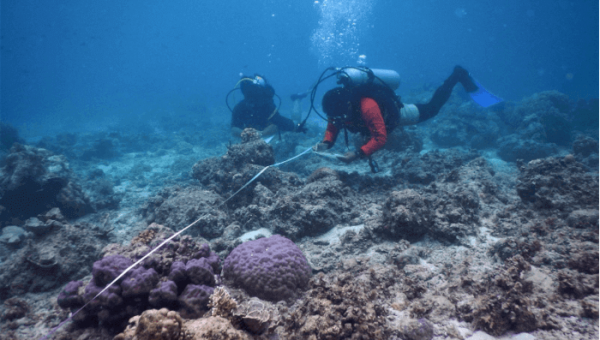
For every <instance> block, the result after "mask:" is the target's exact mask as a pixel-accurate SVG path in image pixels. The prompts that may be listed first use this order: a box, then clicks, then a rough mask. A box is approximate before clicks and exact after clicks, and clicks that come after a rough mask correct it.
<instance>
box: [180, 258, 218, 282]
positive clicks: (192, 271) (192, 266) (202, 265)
mask: <svg viewBox="0 0 600 340" xmlns="http://www.w3.org/2000/svg"><path fill="white" fill-rule="evenodd" d="M185 273H186V275H187V277H188V278H189V279H190V281H191V282H192V283H194V284H197V285H207V286H214V285H215V273H214V272H213V268H212V267H211V265H210V264H209V263H208V261H207V260H206V258H204V257H203V258H200V259H192V260H189V261H188V263H187V264H186V265H185Z"/></svg>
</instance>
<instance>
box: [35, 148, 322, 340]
mask: <svg viewBox="0 0 600 340" xmlns="http://www.w3.org/2000/svg"><path fill="white" fill-rule="evenodd" d="M311 150H312V147H310V148H308V149H306V150H304V151H303V152H302V153H300V154H298V155H296V156H294V157H292V158H290V159H287V160H285V161H283V162H279V163H276V164H273V165H267V166H266V167H264V168H263V169H262V170H261V171H260V172H259V173H257V174H256V175H255V176H254V177H252V179H250V180H249V181H248V182H247V183H246V184H244V185H243V186H242V187H241V188H239V189H238V191H236V192H234V193H233V194H232V195H231V196H229V198H227V199H226V200H225V201H223V202H222V203H221V204H219V205H217V208H219V207H220V206H222V205H223V204H225V203H227V201H229V200H230V199H232V198H233V197H234V196H235V195H237V194H238V193H239V192H240V191H242V190H243V189H244V188H245V187H247V186H248V185H249V184H250V183H252V182H254V180H256V179H257V178H258V176H260V175H262V173H263V172H265V171H266V170H267V169H268V168H270V167H272V166H279V165H281V164H284V163H287V162H289V161H291V160H294V159H296V158H298V157H300V156H302V155H304V154H306V153H307V152H309V151H311ZM208 215H209V214H204V215H202V216H201V217H200V218H198V219H197V220H195V221H194V222H192V223H190V225H188V226H187V227H185V228H183V229H181V230H180V231H178V232H176V233H175V234H173V235H172V236H171V237H169V238H168V239H166V240H164V241H163V242H162V243H161V244H159V245H158V246H157V247H156V248H154V249H152V250H150V251H149V252H148V254H146V255H144V256H143V257H142V258H141V259H139V260H137V261H136V262H135V263H134V264H132V265H131V266H129V267H128V268H127V269H125V270H124V271H123V272H122V273H121V274H120V275H119V276H117V278H116V279H114V280H113V281H112V282H111V283H109V284H108V285H107V286H106V287H104V289H102V290H101V291H100V293H98V294H96V296H94V297H93V298H92V299H91V300H90V301H88V302H87V303H86V304H85V305H83V307H81V308H79V309H78V310H77V311H76V312H75V313H73V314H71V315H70V316H69V317H68V318H67V319H66V320H65V321H63V322H61V323H60V324H58V326H56V328H55V329H53V330H52V332H50V333H49V334H47V335H45V336H44V337H42V338H40V340H45V339H47V338H48V337H49V336H51V335H52V334H54V332H56V331H57V330H58V329H59V328H60V327H61V326H62V325H63V324H64V323H65V322H67V321H69V320H71V319H72V318H73V316H75V314H77V313H79V312H80V311H81V310H82V309H84V308H85V307H87V305H88V304H90V302H92V301H94V300H96V298H97V297H98V296H100V295H101V294H102V293H104V292H105V291H106V290H107V289H108V288H110V287H111V286H112V285H114V284H115V283H117V281H119V279H121V278H122V277H123V276H124V275H125V274H127V273H128V272H129V271H130V270H131V269H133V268H134V267H135V266H137V265H138V264H140V263H141V262H142V261H144V260H145V259H147V258H148V256H150V255H152V254H153V253H154V252H156V251H157V250H159V249H160V248H162V246H164V245H165V244H166V243H168V242H169V241H171V240H172V239H174V238H175V237H177V236H179V235H181V234H182V233H183V232H184V231H186V230H188V229H189V228H191V227H192V226H193V225H194V224H196V223H198V221H200V220H201V219H203V218H204V217H205V216H208Z"/></svg>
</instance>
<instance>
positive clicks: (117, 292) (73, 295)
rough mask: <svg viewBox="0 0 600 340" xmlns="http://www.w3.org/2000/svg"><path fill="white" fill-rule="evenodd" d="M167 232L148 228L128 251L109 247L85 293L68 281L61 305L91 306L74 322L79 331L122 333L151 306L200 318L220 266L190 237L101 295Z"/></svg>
mask: <svg viewBox="0 0 600 340" xmlns="http://www.w3.org/2000/svg"><path fill="white" fill-rule="evenodd" d="M171 233H172V231H171V230H170V229H168V228H166V227H164V226H161V225H157V224H152V225H150V226H149V227H148V229H147V230H146V231H144V232H142V233H141V235H138V237H137V238H136V239H135V240H134V241H135V242H131V243H130V245H129V246H126V247H121V246H118V245H109V246H108V247H107V248H106V249H105V252H106V256H105V257H104V258H102V259H101V260H99V261H96V262H95V263H94V265H93V269H92V278H91V280H90V281H89V283H87V285H86V287H85V289H84V291H83V293H82V292H81V289H79V285H80V283H79V282H71V283H69V284H67V286H66V287H65V289H64V290H63V291H62V292H61V294H60V295H59V299H58V302H59V305H60V306H61V307H62V308H70V309H71V310H75V309H78V308H79V307H81V306H82V305H83V304H84V303H89V304H88V305H87V307H86V308H85V309H84V310H83V311H82V312H80V314H79V315H77V317H76V319H75V321H76V322H78V323H79V324H80V325H82V326H85V325H89V324H96V323H98V324H99V325H102V326H103V327H106V328H109V329H115V330H120V329H122V327H123V325H124V323H125V322H126V321H127V319H128V318H130V317H132V316H134V315H136V314H140V313H141V312H143V311H144V310H145V309H147V308H148V307H149V306H150V305H152V306H154V307H158V308H160V307H170V308H175V309H178V310H179V311H180V312H181V313H183V315H184V316H186V317H198V316H201V315H202V314H203V313H204V312H205V311H207V310H208V307H207V304H208V298H209V296H210V295H211V294H212V292H213V288H212V287H211V286H214V285H215V284H216V280H215V274H214V272H215V270H218V269H219V268H220V263H219V262H220V261H219V258H218V257H217V256H216V254H214V253H212V252H211V251H210V249H209V248H208V245H207V244H204V245H202V246H201V245H199V244H198V243H196V242H194V241H191V239H190V237H189V236H187V237H181V238H178V239H175V240H173V241H172V243H169V244H168V245H167V246H165V247H164V248H162V249H160V250H158V251H157V252H156V253H155V254H153V255H151V256H150V257H148V258H147V259H146V260H145V261H144V262H143V265H142V266H138V267H135V268H133V269H132V270H130V271H129V272H127V273H126V274H125V275H124V276H123V277H122V278H121V279H120V280H119V281H118V282H117V283H116V284H115V285H113V286H111V287H110V288H108V289H107V290H106V291H104V292H103V293H102V294H100V292H101V291H102V289H103V288H104V287H105V286H106V285H107V284H108V283H110V282H112V281H113V280H114V279H116V278H117V277H118V276H119V275H120V274H121V273H122V272H123V271H124V270H125V269H127V268H128V267H130V266H131V265H132V264H133V263H134V261H136V260H138V259H140V258H141V257H142V256H144V255H145V254H146V253H147V252H148V251H150V248H149V247H148V245H147V244H149V245H150V246H156V245H157V244H158V243H159V242H161V241H162V240H164V239H165V238H166V237H168V236H169V235H170V234H171ZM150 236H152V237H153V238H152V239H151V240H150ZM142 240H145V241H146V242H142ZM186 263H187V264H186ZM184 265H185V267H183V266H184ZM173 273H177V274H173ZM169 279H174V280H176V282H174V281H171V280H169ZM194 283H202V284H194ZM75 287H77V288H78V289H77V290H76V289H75ZM98 294H100V295H98ZM97 295H98V296H97ZM96 296H97V297H96Z"/></svg>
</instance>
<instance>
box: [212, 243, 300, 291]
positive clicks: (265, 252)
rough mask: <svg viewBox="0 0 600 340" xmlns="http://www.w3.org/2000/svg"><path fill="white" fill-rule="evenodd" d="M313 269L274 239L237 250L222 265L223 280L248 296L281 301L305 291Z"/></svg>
mask: <svg viewBox="0 0 600 340" xmlns="http://www.w3.org/2000/svg"><path fill="white" fill-rule="evenodd" d="M310 275H311V269H310V267H309V266H308V262H307V261H306V258H305V257H304V254H302V251H301V250H300V249H299V248H298V247H297V246H296V245H295V244H294V243H293V242H292V241H290V240H288V239H286V238H285V237H282V236H279V235H274V236H271V237H268V238H261V239H258V240H255V241H248V242H245V243H242V244H241V245H239V246H238V247H236V248H235V249H234V250H233V251H232V252H231V254H229V256H228V257H227V258H226V259H225V262H224V263H223V277H224V278H225V280H228V281H230V282H231V283H232V284H233V285H235V286H238V287H241V288H243V289H244V290H245V291H246V292H248V294H250V295H252V296H257V297H259V298H261V299H265V300H269V301H279V300H284V299H287V298H290V297H293V296H295V295H296V294H297V291H298V290H302V289H304V288H306V285H307V283H308V279H309V278H310Z"/></svg>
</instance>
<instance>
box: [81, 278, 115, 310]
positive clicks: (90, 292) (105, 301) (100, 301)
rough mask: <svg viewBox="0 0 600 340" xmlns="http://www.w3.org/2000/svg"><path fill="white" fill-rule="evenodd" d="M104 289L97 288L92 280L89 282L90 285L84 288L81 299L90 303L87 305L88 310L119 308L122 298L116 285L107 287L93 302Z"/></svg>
mask: <svg viewBox="0 0 600 340" xmlns="http://www.w3.org/2000/svg"><path fill="white" fill-rule="evenodd" d="M102 289H104V287H98V286H97V285H96V284H95V283H94V280H91V281H90V283H88V285H87V286H86V287H85V293H84V294H83V298H84V300H85V301H86V302H90V301H91V302H90V304H89V305H88V306H89V307H90V308H98V307H102V308H111V309H112V308H116V307H119V306H120V305H121V304H122V303H123V298H122V297H121V287H119V286H117V285H113V286H110V287H108V289H107V290H105V291H104V292H103V293H102V294H100V295H99V296H98V297H97V298H96V299H95V300H93V301H92V299H94V297H95V296H96V295H98V293H100V292H101V291H102Z"/></svg>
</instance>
